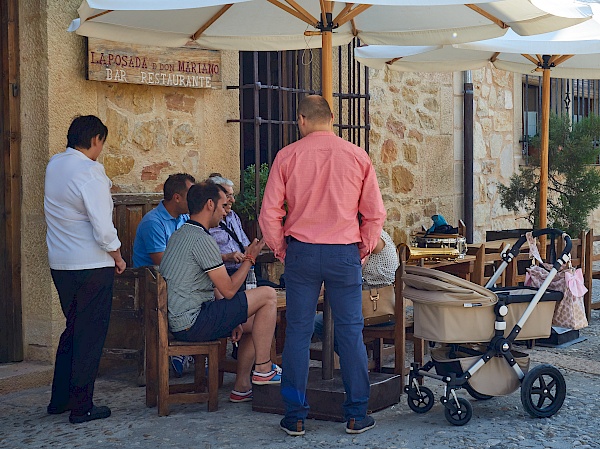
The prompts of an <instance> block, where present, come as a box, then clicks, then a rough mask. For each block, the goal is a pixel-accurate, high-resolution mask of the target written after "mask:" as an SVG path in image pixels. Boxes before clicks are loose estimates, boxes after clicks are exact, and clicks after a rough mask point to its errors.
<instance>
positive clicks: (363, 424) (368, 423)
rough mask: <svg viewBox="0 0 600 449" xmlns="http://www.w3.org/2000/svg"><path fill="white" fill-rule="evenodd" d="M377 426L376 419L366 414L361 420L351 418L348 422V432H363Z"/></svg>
mask: <svg viewBox="0 0 600 449" xmlns="http://www.w3.org/2000/svg"><path fill="white" fill-rule="evenodd" d="M373 427H375V420H374V419H373V417H371V416H365V417H364V418H363V419H361V420H360V421H357V420H356V419H354V418H350V419H349V420H348V422H347V423H346V433H363V432H366V431H367V430H369V429H372V428H373Z"/></svg>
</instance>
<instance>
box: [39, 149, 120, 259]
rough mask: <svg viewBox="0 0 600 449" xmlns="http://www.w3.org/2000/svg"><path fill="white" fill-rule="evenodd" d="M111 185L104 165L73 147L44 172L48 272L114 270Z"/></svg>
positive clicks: (115, 242)
mask: <svg viewBox="0 0 600 449" xmlns="http://www.w3.org/2000/svg"><path fill="white" fill-rule="evenodd" d="M111 186H112V183H111V181H110V179H108V177H107V176H106V173H105V171H104V167H103V166H102V164H100V163H99V162H96V161H93V160H91V159H90V158H88V157H87V156H86V155H85V154H83V153H82V152H80V151H77V150H75V149H73V148H67V149H66V150H65V151H64V152H63V153H59V154H56V155H54V156H53V157H52V158H51V159H50V162H49V163H48V167H47V168H46V182H45V189H44V212H45V216H46V224H47V227H48V230H47V233H46V243H47V244H48V258H49V260H50V268H52V269H54V270H85V269H91V268H103V267H114V266H115V262H114V259H113V258H112V257H111V256H110V254H108V252H111V251H116V250H117V249H119V248H120V247H121V242H120V241H119V238H118V237H117V230H116V229H115V226H114V225H113V222H112V211H113V201H112V197H111V194H110V188H111Z"/></svg>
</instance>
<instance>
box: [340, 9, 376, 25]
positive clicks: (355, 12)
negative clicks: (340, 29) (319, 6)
mask: <svg viewBox="0 0 600 449" xmlns="http://www.w3.org/2000/svg"><path fill="white" fill-rule="evenodd" d="M371 6H372V5H358V6H357V7H356V8H354V9H353V10H351V11H349V12H348V13H346V14H345V15H344V16H341V14H340V15H338V17H336V20H335V23H336V24H337V25H338V26H342V25H344V24H345V23H346V22H349V21H350V20H352V19H354V18H355V17H356V16H358V15H359V14H361V13H363V12H365V11H366V10H367V9H369V8H370V7H371ZM340 16H341V17H340Z"/></svg>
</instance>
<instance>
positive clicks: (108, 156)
mask: <svg viewBox="0 0 600 449" xmlns="http://www.w3.org/2000/svg"><path fill="white" fill-rule="evenodd" d="M80 4H81V1H80V0H61V1H58V0H50V1H48V2H44V3H40V2H34V1H31V0H26V1H23V2H20V4H19V17H20V27H19V33H20V52H21V61H20V77H21V88H20V92H21V130H22V142H21V158H22V161H21V163H22V171H23V174H22V180H23V182H22V214H21V215H22V228H21V230H22V233H21V251H22V314H23V332H24V354H25V358H26V360H39V361H53V360H54V354H55V351H56V345H57V342H58V338H59V335H60V333H61V332H62V331H63V329H64V316H63V314H62V311H61V309H60V303H59V301H58V295H57V293H56V290H55V289H54V287H53V285H52V280H51V278H50V270H49V268H48V254H47V247H46V241H45V235H46V225H45V219H44V209H43V199H44V173H45V168H46V165H47V163H48V160H49V158H50V157H51V156H52V155H54V154H56V153H59V152H61V151H64V149H65V145H66V135H67V129H68V126H69V124H70V122H71V120H72V119H73V118H74V117H75V116H76V115H86V114H94V115H97V116H98V117H100V119H102V121H103V122H104V123H105V124H106V125H107V126H108V128H109V134H108V139H107V142H106V144H105V147H104V151H103V152H102V155H101V157H100V159H99V160H100V162H102V163H103V164H104V166H105V169H106V172H107V174H108V176H109V177H110V178H111V180H112V182H113V190H114V192H153V191H160V190H161V188H162V183H163V181H164V180H165V179H166V178H167V176H168V175H169V174H170V173H175V172H181V171H185V172H188V173H190V174H192V175H193V176H195V177H196V178H197V179H199V180H201V179H203V178H205V177H206V176H207V175H208V174H210V173H211V172H214V171H219V172H221V173H222V174H223V175H224V176H226V177H229V178H231V179H233V180H234V182H236V183H238V182H239V176H240V173H239V137H240V133H239V125H238V124H231V125H228V124H227V119H231V118H237V117H238V115H239V112H238V110H239V106H238V92H237V91H236V90H227V89H225V86H227V85H237V84H238V82H239V81H238V79H239V78H238V76H239V69H238V65H239V62H238V53H237V52H223V53H222V80H223V88H222V89H215V90H212V89H186V88H176V87H172V88H169V87H157V86H141V85H125V84H111V83H101V82H96V81H87V80H86V79H85V63H86V57H87V56H86V51H85V39H84V38H83V37H81V36H78V35H76V34H74V33H68V32H67V31H66V30H67V28H68V26H69V24H70V22H71V20H72V19H74V18H75V17H76V16H77V13H76V11H77V8H78V7H79V5H80Z"/></svg>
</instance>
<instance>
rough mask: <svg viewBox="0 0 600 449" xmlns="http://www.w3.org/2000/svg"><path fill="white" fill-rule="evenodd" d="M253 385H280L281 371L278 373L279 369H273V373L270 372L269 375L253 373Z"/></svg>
mask: <svg viewBox="0 0 600 449" xmlns="http://www.w3.org/2000/svg"><path fill="white" fill-rule="evenodd" d="M275 366H277V365H275ZM277 368H279V367H277ZM252 383H253V384H254V385H271V384H280V383H281V371H277V369H271V371H269V372H268V373H259V372H257V371H252Z"/></svg>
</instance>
